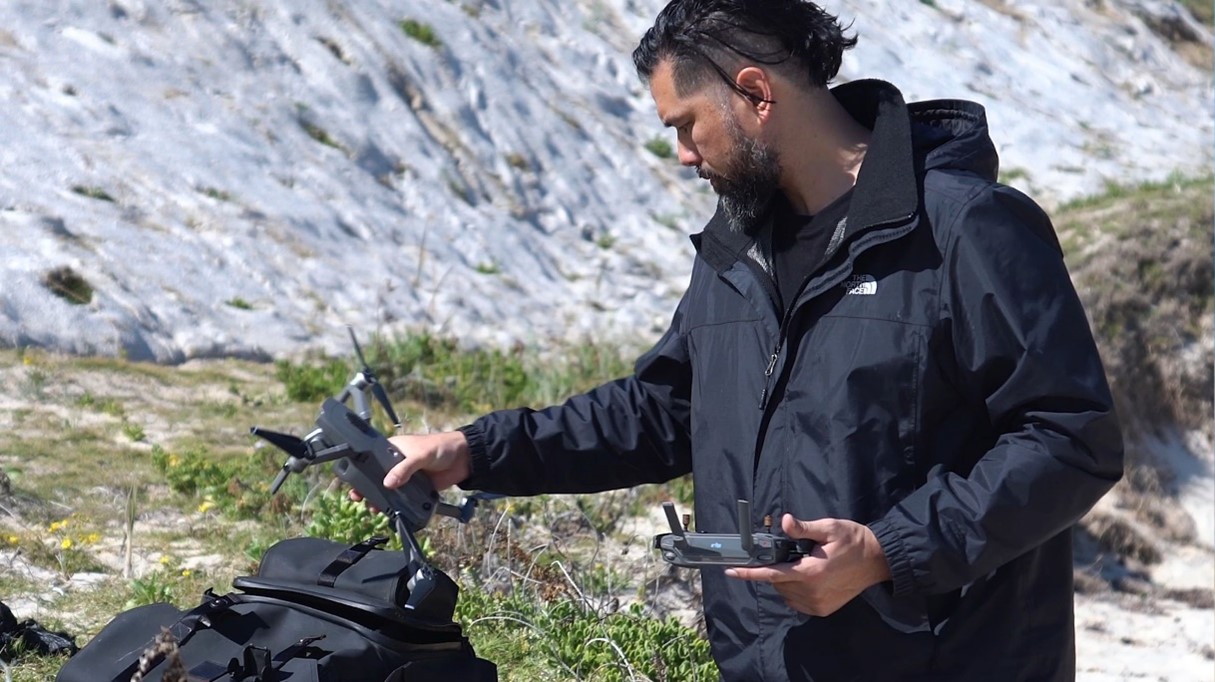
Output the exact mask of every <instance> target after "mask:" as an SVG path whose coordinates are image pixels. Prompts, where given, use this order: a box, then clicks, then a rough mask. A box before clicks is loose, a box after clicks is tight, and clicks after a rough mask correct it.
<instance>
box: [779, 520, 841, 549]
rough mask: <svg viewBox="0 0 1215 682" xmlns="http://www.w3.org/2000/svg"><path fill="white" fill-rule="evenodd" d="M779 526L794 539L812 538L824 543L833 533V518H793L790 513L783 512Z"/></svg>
mask: <svg viewBox="0 0 1215 682" xmlns="http://www.w3.org/2000/svg"><path fill="white" fill-rule="evenodd" d="M780 527H781V530H783V531H784V532H785V535H788V536H789V537H791V538H793V539H795V540H814V541H815V542H819V543H824V542H828V541H829V540H830V539H831V537H832V535H833V534H834V530H835V519H815V520H813V521H802V520H799V519H796V518H794V517H793V515H792V514H785V515H784V516H782V517H781V519H780Z"/></svg>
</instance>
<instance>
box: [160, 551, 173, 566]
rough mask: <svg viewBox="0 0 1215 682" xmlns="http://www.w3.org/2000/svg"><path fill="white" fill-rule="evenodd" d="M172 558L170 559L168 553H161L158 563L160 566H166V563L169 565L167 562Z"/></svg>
mask: <svg viewBox="0 0 1215 682" xmlns="http://www.w3.org/2000/svg"><path fill="white" fill-rule="evenodd" d="M172 560H173V559H171V558H170V557H169V555H168V554H161V555H160V565H161V566H168V565H169V562H170V561H172Z"/></svg>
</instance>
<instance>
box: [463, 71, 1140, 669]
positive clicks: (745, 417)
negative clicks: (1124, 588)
mask: <svg viewBox="0 0 1215 682" xmlns="http://www.w3.org/2000/svg"><path fill="white" fill-rule="evenodd" d="M833 93H834V94H835V96H836V97H837V99H838V100H839V101H840V102H841V103H843V104H844V106H845V107H846V108H847V109H848V110H849V111H850V112H851V113H852V115H853V116H854V118H856V119H857V120H858V121H860V122H861V123H863V124H864V125H866V126H868V127H870V128H871V129H872V130H873V139H872V143H871V145H870V148H869V152H868V154H867V156H866V158H865V161H864V163H863V165H862V167H861V170H860V174H859V177H858V180H857V185H856V187H855V190H854V194H853V198H852V202H851V207H850V209H849V212H848V215H847V219H846V220H845V221H844V223H842V224H841V229H837V230H836V233H835V235H834V236H833V239H832V240H831V246H830V247H829V252H830V253H831V255H830V257H829V258H828V260H827V262H826V263H825V264H824V265H823V266H822V267H821V268H820V269H819V270H818V271H817V272H815V273H814V274H813V275H812V276H811V277H810V279H809V280H808V281H807V283H806V285H805V286H804V288H803V289H802V291H801V294H800V296H798V297H797V300H796V301H795V303H794V305H793V306H791V311H790V313H789V314H787V315H784V316H782V315H781V314H780V313H779V307H778V305H777V304H776V302H775V301H776V297H777V295H778V294H777V293H776V288H775V286H774V284H773V282H772V280H771V277H770V276H769V275H768V273H767V270H766V269H765V267H764V265H763V260H764V259H763V258H762V253H763V248H762V247H761V242H762V239H761V240H760V241H758V242H757V241H753V240H752V239H750V238H748V237H746V236H744V235H741V234H738V233H736V232H733V231H731V230H730V229H729V228H728V226H727V225H726V223H725V220H724V217H723V216H722V215H721V213H720V211H719V212H718V215H716V216H714V218H713V220H712V221H710V223H709V224H708V226H707V227H706V229H705V230H704V232H703V233H701V234H699V235H696V236H694V237H693V242H694V244H695V246H696V249H697V258H696V261H695V265H694V268H693V272H692V280H691V283H690V285H689V287H688V290H687V292H686V293H685V295H684V297H683V300H682V301H681V302H680V304H679V306H678V309H677V310H676V312H675V316H674V319H673V321H672V323H671V326H670V329H669V330H668V331H667V332H666V334H665V335H664V336H663V337H662V339H661V340H660V341H659V342H658V344H657V345H656V346H655V347H654V348H653V349H652V350H650V351H649V352H648V353H647V354H646V355H644V356H643V357H641V358H640V359H639V360H638V361H637V364H636V367H635V374H634V375H633V376H631V377H628V378H625V379H621V380H619V381H615V382H612V383H608V384H606V385H604V386H601V387H599V388H596V389H593V390H591V391H590V392H588V393H586V394H584V395H580V396H577V397H575V398H573V399H571V400H569V401H568V402H566V403H565V404H563V405H561V406H558V407H553V408H549V409H546V410H541V411H532V410H526V409H525V410H510V411H502V412H496V413H493V414H490V415H487V416H485V417H482V418H481V419H479V420H477V421H476V422H474V423H473V424H471V425H469V426H466V427H464V428H463V429H462V430H463V431H464V433H465V435H466V436H467V438H468V440H469V443H470V447H471V451H472V457H473V474H472V476H471V477H470V478H469V479H468V480H467V481H465V482H463V483H462V484H461V485H462V486H463V487H466V488H478V489H484V490H493V491H497V492H502V493H507V494H513V495H528V494H535V493H542V492H550V493H552V492H591V491H598V490H607V489H612V488H619V487H627V486H632V485H636V484H639V483H643V482H657V481H664V480H668V479H671V478H673V477H676V476H679V475H682V474H684V473H687V472H688V471H691V472H692V473H693V477H694V483H695V485H694V489H695V496H696V508H695V512H696V525H697V528H698V529H700V530H704V531H711V532H736V531H737V530H738V528H737V526H738V521H737V518H736V515H737V510H736V501H737V500H738V499H740V498H742V499H749V500H751V502H752V506H751V509H752V513H753V518H752V525H753V527H754V528H758V527H759V526H760V524H761V519H762V518H763V517H764V515H766V514H771V515H772V516H773V518H777V519H778V518H780V515H781V514H782V513H785V512H788V513H791V514H793V515H794V516H796V517H797V518H800V519H818V518H843V519H852V520H854V521H857V522H860V523H864V524H867V525H868V526H869V527H870V528H871V529H872V530H873V532H874V533H875V534H876V536H877V538H878V540H879V541H880V543H881V545H882V548H883V550H884V551H885V554H886V558H887V560H888V562H889V564H890V569H891V572H892V574H893V579H892V580H891V581H889V582H887V583H884V584H880V585H875V586H873V587H871V588H869V589H868V590H866V591H865V592H864V593H862V594H861V595H860V596H859V597H857V598H856V599H854V600H852V601H851V602H849V603H848V604H847V605H845V606H844V607H843V608H842V609H840V610H839V611H837V612H836V613H834V614H832V615H831V616H828V617H824V618H818V617H811V616H807V615H804V614H800V613H797V612H795V611H793V610H791V609H790V608H789V607H788V606H787V605H786V604H785V603H784V601H783V600H782V598H781V597H780V595H779V594H777V592H776V591H775V590H774V589H773V588H772V587H771V586H770V585H767V584H756V583H750V582H745V581H740V580H734V579H729V578H726V577H725V576H724V574H723V572H722V571H721V570H720V569H706V570H704V571H703V572H702V579H703V587H704V611H705V618H706V621H707V624H708V632H709V638H710V641H711V644H712V650H713V655H714V658H715V659H716V661H717V663H718V666H719V668H720V670H721V674H722V677H723V679H725V680H731V681H733V680H745V681H751V680H755V681H758V680H764V681H773V682H775V681H783V680H816V681H820V682H821V681H824V680H832V681H833V680H866V681H868V680H878V681H884V680H979V679H984V680H1002V681H1004V680H1069V679H1073V678H1074V676H1075V653H1074V651H1075V647H1074V628H1073V594H1072V546H1071V542H1072V540H1071V531H1070V527H1071V526H1072V525H1073V524H1074V523H1075V522H1076V521H1077V520H1078V519H1079V518H1080V516H1081V515H1083V514H1084V513H1085V512H1086V511H1087V510H1088V509H1089V508H1090V507H1091V506H1092V505H1093V504H1094V503H1095V502H1096V501H1097V500H1098V499H1099V498H1100V497H1101V496H1102V495H1103V494H1104V493H1105V492H1106V491H1107V490H1109V488H1110V487H1111V486H1112V485H1113V484H1114V483H1115V482H1116V481H1117V480H1118V478H1119V477H1120V476H1121V473H1122V441H1121V436H1120V431H1119V426H1118V422H1117V419H1116V418H1115V416H1114V412H1113V407H1112V405H1113V403H1112V400H1111V398H1110V393H1109V388H1108V386H1107V383H1106V379H1105V375H1104V371H1103V369H1102V366H1101V361H1100V359H1099V357H1098V354H1097V350H1096V347H1095V345H1094V343H1093V339H1092V335H1091V332H1090V330H1089V326H1088V322H1087V319H1086V317H1085V314H1084V311H1083V310H1082V308H1081V306H1080V303H1079V300H1078V299H1077V296H1076V294H1075V291H1074V289H1073V287H1072V284H1071V280H1070V278H1069V276H1068V274H1067V271H1066V269H1065V268H1064V264H1063V259H1062V253H1061V250H1060V247H1059V243H1058V240H1057V238H1056V236H1055V234H1054V231H1053V228H1052V227H1051V224H1050V221H1049V219H1048V218H1047V216H1046V215H1045V214H1044V213H1043V212H1042V211H1041V210H1040V209H1039V208H1038V207H1037V206H1036V205H1035V204H1034V203H1033V202H1032V201H1030V200H1029V199H1028V198H1026V197H1025V196H1024V195H1022V194H1021V193H1019V192H1017V191H1015V190H1013V189H1010V188H1008V187H1005V186H1002V185H999V184H997V183H996V182H995V177H996V169H997V158H996V152H995V149H994V147H993V145H992V143H991V140H990V139H989V137H988V134H987V124H986V119H985V114H984V111H983V109H982V107H980V106H979V105H977V104H974V103H970V102H964V101H954V100H949V101H945V100H941V101H933V102H922V103H915V104H912V105H910V106H909V105H907V104H905V103H904V101H903V97H902V95H901V94H900V93H899V91H898V90H897V89H895V88H894V87H893V86H891V85H889V84H887V83H883V82H880V81H858V82H854V83H850V84H847V85H843V86H840V87H837V88H835V89H834V90H833ZM762 233H763V231H762V230H761V231H760V232H759V234H762Z"/></svg>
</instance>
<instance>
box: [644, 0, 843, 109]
mask: <svg viewBox="0 0 1215 682" xmlns="http://www.w3.org/2000/svg"><path fill="white" fill-rule="evenodd" d="M844 30H845V28H844V27H842V26H840V24H839V22H838V20H837V19H836V17H834V16H832V15H830V14H828V13H827V12H825V11H823V9H822V8H821V7H819V6H818V5H815V4H814V3H812V2H806V1H805V0H671V3H670V4H668V5H667V6H666V7H665V8H663V10H662V11H661V12H659V13H658V17H657V18H656V19H655V20H654V25H653V26H652V27H650V29H649V30H648V31H646V32H645V35H644V36H642V38H641V42H640V44H638V45H637V49H635V50H633V65H634V66H636V67H637V75H638V76H640V77H641V79H642V80H644V81H647V82H648V81H649V80H650V76H651V75H652V74H653V73H654V69H655V68H656V67H657V66H658V63H659V62H660V61H662V60H666V59H669V60H671V66H672V68H673V71H672V73H673V77H674V83H675V88H676V90H677V91H678V92H679V93H681V94H687V93H690V92H694V91H696V90H698V89H700V88H701V87H703V86H704V85H706V84H707V83H708V82H709V81H710V80H711V79H712V78H714V77H717V78H720V79H722V80H723V81H724V82H725V83H726V85H728V86H730V87H731V88H733V89H734V90H735V91H736V92H738V93H739V94H740V95H742V96H744V97H746V98H748V99H752V100H754V99H756V98H755V96H754V95H753V94H751V93H748V92H746V91H744V90H742V89H741V88H739V86H738V84H737V83H735V82H734V73H735V72H736V71H737V69H738V68H741V67H742V66H743V65H744V64H746V63H756V64H762V65H764V66H769V67H773V68H776V69H780V70H782V72H783V73H784V74H785V75H786V76H788V77H791V78H800V77H804V78H806V80H805V81H803V82H805V83H808V84H809V85H811V86H815V87H825V86H826V85H827V83H829V82H831V79H833V78H835V74H836V73H837V72H838V71H839V68H840V61H841V59H842V58H843V54H844V50H847V49H849V48H851V47H853V46H854V45H856V36H855V35H853V36H851V37H848V36H845V35H844Z"/></svg>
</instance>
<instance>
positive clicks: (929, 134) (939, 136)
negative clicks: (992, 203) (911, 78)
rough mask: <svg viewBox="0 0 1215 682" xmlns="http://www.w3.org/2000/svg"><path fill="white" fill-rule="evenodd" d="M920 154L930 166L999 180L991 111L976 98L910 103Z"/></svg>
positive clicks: (925, 165)
mask: <svg viewBox="0 0 1215 682" xmlns="http://www.w3.org/2000/svg"><path fill="white" fill-rule="evenodd" d="M907 108H908V112H909V113H910V115H911V123H912V130H913V138H914V139H915V147H916V152H917V155H919V156H922V157H923V158H924V167H925V168H926V169H944V168H949V169H954V170H961V171H969V172H972V173H975V174H977V175H979V176H980V177H982V178H983V179H985V180H990V181H993V182H994V181H995V180H996V177H997V175H998V173H999V170H1000V159H999V156H998V155H997V153H996V146H995V144H993V143H992V141H991V137H990V136H989V135H988V130H987V112H986V111H985V110H984V109H983V106H982V105H980V104H977V103H975V102H968V101H966V100H960V99H938V100H931V101H927V102H914V103H912V104H910V105H908V107H907Z"/></svg>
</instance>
